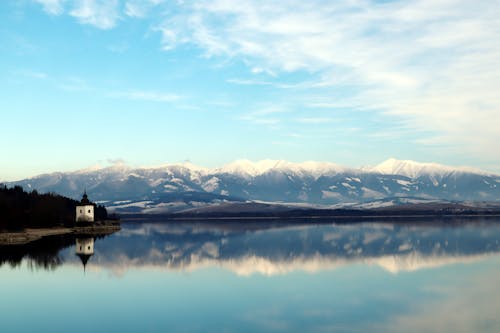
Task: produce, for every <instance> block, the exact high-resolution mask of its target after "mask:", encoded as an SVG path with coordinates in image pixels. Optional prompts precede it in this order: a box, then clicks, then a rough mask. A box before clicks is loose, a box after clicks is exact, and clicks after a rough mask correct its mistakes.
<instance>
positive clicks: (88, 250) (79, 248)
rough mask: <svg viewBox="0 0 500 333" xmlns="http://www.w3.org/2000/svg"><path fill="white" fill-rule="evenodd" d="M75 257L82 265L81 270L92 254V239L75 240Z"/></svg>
mask: <svg viewBox="0 0 500 333" xmlns="http://www.w3.org/2000/svg"><path fill="white" fill-rule="evenodd" d="M75 253H76V255H77V256H78V257H80V260H81V261H82V264H83V270H84V271H85V266H86V265H87V262H88V261H89V259H90V257H92V255H93V254H94V239H93V238H77V239H76V251H75Z"/></svg>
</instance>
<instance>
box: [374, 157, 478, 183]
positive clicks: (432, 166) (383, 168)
mask: <svg viewBox="0 0 500 333" xmlns="http://www.w3.org/2000/svg"><path fill="white" fill-rule="evenodd" d="M368 171H371V172H378V173H381V174H384V175H401V176H405V177H408V178H418V177H421V176H423V175H425V176H444V175H447V174H451V173H453V172H461V173H476V174H486V173H485V172H483V171H481V170H477V169H474V168H469V167H451V166H447V165H442V164H437V163H420V162H415V161H411V160H397V159H395V158H389V159H388V160H386V161H384V162H382V163H380V164H378V165H377V166H375V167H373V168H370V169H368Z"/></svg>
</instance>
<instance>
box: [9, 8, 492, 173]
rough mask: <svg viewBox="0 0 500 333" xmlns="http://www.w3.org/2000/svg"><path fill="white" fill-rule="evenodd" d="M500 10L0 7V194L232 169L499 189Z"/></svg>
mask: <svg viewBox="0 0 500 333" xmlns="http://www.w3.org/2000/svg"><path fill="white" fill-rule="evenodd" d="M499 15H500V1H499V0H491V1H470V0H467V1H462V0H429V1H427V0H422V1H398V0H394V1H391V0H385V1H374V0H349V1H315V0H311V1H295V0H290V1H285V0H284V1H259V0H254V1H247V0H239V1H229V0H210V1H181V0H178V1H172V0H170V1H169V0H164V1H163V0H144V1H134V0H122V1H119V0H108V1H99V0H75V1H70V0H35V1H29V0H21V1H10V0H7V1H1V2H0V59H1V61H0V75H1V77H2V79H1V80H0V124H1V125H2V127H1V130H0V142H1V143H2V144H1V146H0V166H1V168H0V181H2V180H4V181H5V180H16V179H22V178H25V177H29V176H34V175H37V174H40V173H47V172H54V171H69V170H77V169H82V168H87V167H91V166H95V165H102V166H105V165H110V164H113V163H118V162H119V163H122V162H123V163H126V164H129V165H131V166H152V165H160V164H165V163H179V162H184V161H190V162H191V163H194V164H198V165H201V166H206V167H217V166H221V165H223V164H226V163H229V162H231V161H234V160H236V159H250V160H254V161H255V160H261V159H268V158H269V159H284V160H288V161H292V162H301V161H306V160H316V161H329V162H335V163H338V164H341V165H346V166H353V167H358V166H366V165H376V164H378V163H380V162H382V161H384V160H385V159H387V158H389V157H395V158H398V159H411V160H416V161H421V162H431V161H432V162H437V163H442V164H448V165H457V166H458V165H467V166H472V167H476V168H481V169H484V170H488V171H493V172H500V149H499V148H498V142H500V130H499V129H500V94H499V91H500V43H499V42H498V41H499V40H500V20H498V17H499Z"/></svg>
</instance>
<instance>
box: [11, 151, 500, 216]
mask: <svg viewBox="0 0 500 333" xmlns="http://www.w3.org/2000/svg"><path fill="white" fill-rule="evenodd" d="M7 185H8V186H13V185H20V186H22V187H23V188H25V189H26V190H35V189H36V190H37V191H40V192H56V193H59V194H62V195H66V196H69V197H72V198H79V197H81V195H82V192H83V191H84V190H85V189H86V191H87V193H88V194H89V196H90V198H91V199H93V200H94V201H96V202H98V203H101V204H104V205H106V206H107V207H108V209H110V210H115V211H118V212H142V213H165V212H172V211H183V210H186V209H192V208H197V207H204V206H209V205H214V204H220V203H226V202H248V201H252V202H265V203H269V202H272V203H281V204H285V205H296V206H309V207H310V206H318V207H345V206H349V207H361V208H363V207H365V208H373V207H379V206H387V205H393V204H400V203H418V202H429V201H440V200H444V201H453V202H457V201H458V202H464V201H481V202H483V201H487V202H497V203H498V202H499V201H500V176H499V175H496V174H492V173H488V172H484V171H481V170H477V169H472V168H466V167H450V166H445V165H440V164H436V163H419V162H414V161H409V160H397V159H394V158H391V159H388V160H386V161H384V162H382V163H381V164H379V165H376V166H374V167H363V168H348V167H343V166H339V165H337V164H334V163H328V162H311V161H310V162H303V163H291V162H287V161H283V160H263V161H259V162H251V161H248V160H238V161H235V162H233V163H230V164H227V165H225V166H223V167H221V168H213V169H209V168H203V167H198V166H195V165H193V164H191V163H182V164H169V165H163V166H159V167H153V168H131V167H128V166H126V165H124V164H115V165H113V166H109V167H103V168H92V169H83V170H79V171H74V172H65V173H63V172H56V173H51V174H43V175H39V176H36V177H32V178H29V179H24V180H20V181H15V182H9V183H7Z"/></svg>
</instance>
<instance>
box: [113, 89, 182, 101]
mask: <svg viewBox="0 0 500 333" xmlns="http://www.w3.org/2000/svg"><path fill="white" fill-rule="evenodd" d="M110 95H111V96H112V97H120V98H127V99H131V100H137V101H149V102H168V103H171V102H176V101H179V100H181V99H182V98H183V96H181V95H177V94H173V93H166V92H159V91H141V90H134V91H126V92H113V93H111V94H110Z"/></svg>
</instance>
